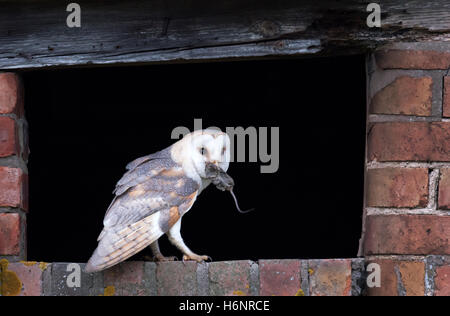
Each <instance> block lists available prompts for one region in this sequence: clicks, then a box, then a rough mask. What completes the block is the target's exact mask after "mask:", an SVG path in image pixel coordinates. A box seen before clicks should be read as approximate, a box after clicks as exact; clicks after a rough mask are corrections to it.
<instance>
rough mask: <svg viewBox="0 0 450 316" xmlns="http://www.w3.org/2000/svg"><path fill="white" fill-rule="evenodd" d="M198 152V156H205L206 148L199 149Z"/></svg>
mask: <svg viewBox="0 0 450 316" xmlns="http://www.w3.org/2000/svg"><path fill="white" fill-rule="evenodd" d="M198 151H199V152H200V154H202V155H205V153H206V148H205V147H201V148H200V149H199V150H198Z"/></svg>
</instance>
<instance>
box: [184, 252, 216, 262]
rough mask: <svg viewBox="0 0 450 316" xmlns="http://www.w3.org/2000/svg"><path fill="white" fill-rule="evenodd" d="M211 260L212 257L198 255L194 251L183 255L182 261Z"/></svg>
mask: <svg viewBox="0 0 450 316" xmlns="http://www.w3.org/2000/svg"><path fill="white" fill-rule="evenodd" d="M208 260H209V261H212V258H211V257H210V256H206V255H205V256H199V255H196V254H195V253H193V254H189V255H183V262H184V261H197V262H203V261H208Z"/></svg>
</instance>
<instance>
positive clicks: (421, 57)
mask: <svg viewBox="0 0 450 316" xmlns="http://www.w3.org/2000/svg"><path fill="white" fill-rule="evenodd" d="M375 58H376V62H377V65H378V66H379V67H381V68H383V69H448V68H450V53H449V52H440V51H433V50H401V49H393V50H380V51H377V52H376V53H375Z"/></svg>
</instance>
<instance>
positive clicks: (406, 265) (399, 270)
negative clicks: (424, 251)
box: [367, 259, 425, 296]
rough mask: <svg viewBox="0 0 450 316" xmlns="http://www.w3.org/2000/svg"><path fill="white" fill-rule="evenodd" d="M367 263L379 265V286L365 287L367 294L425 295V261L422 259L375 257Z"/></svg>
mask: <svg viewBox="0 0 450 316" xmlns="http://www.w3.org/2000/svg"><path fill="white" fill-rule="evenodd" d="M367 263H368V264H370V263H376V264H378V265H379V266H380V287H367V295H369V296H423V295H425V263H424V262H423V261H406V260H395V259H376V260H370V261H368V262H367ZM369 273H371V272H369Z"/></svg>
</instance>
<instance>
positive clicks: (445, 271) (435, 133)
mask: <svg viewBox="0 0 450 316" xmlns="http://www.w3.org/2000/svg"><path fill="white" fill-rule="evenodd" d="M448 51H449V47H448V45H443V44H401V45H400V44H398V45H396V46H393V47H390V48H386V49H380V50H378V51H376V52H375V53H374V54H373V55H371V56H370V59H369V61H368V112H369V113H368V114H369V115H368V127H367V156H366V189H365V190H366V197H365V221H364V222H365V223H364V230H365V233H364V244H363V249H364V251H363V253H364V256H365V259H366V263H370V262H375V263H378V264H379V265H380V267H381V287H379V288H371V289H368V295H444V294H447V295H448V294H449V293H450V274H449V270H450V266H449V263H450V260H449V255H450V242H449V238H450V216H449V215H450V212H449V210H450V203H449V202H450V180H449V178H450V77H449V75H450V73H449V69H450V53H449V52H448Z"/></svg>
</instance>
